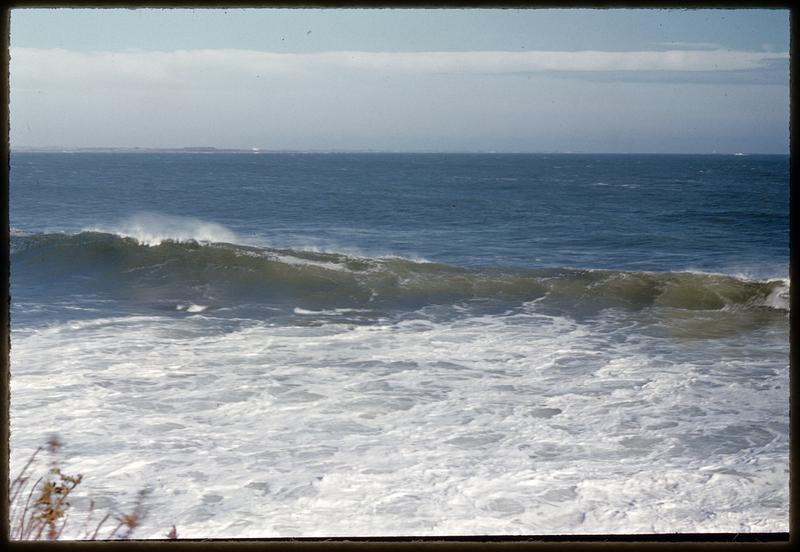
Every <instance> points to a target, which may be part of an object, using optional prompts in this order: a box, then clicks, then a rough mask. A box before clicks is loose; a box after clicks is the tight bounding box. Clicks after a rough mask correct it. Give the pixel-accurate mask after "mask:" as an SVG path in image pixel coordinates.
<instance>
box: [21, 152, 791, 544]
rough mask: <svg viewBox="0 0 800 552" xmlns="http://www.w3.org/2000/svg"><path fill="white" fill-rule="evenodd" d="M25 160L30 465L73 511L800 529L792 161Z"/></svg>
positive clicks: (219, 529)
mask: <svg viewBox="0 0 800 552" xmlns="http://www.w3.org/2000/svg"><path fill="white" fill-rule="evenodd" d="M11 163H12V169H11V208H10V215H11V225H12V257H11V259H12V267H11V284H12V289H11V293H12V305H11V319H12V336H11V344H12V346H11V452H12V458H11V468H12V473H14V471H15V470H16V469H18V468H19V467H21V466H22V465H23V464H24V462H25V460H26V459H27V457H28V456H29V455H30V453H31V452H32V451H33V450H34V449H35V448H36V446H38V445H39V444H41V443H42V442H43V441H44V439H46V437H47V436H48V435H49V434H51V433H58V434H59V435H60V436H61V438H62V440H63V441H64V442H65V443H66V445H67V446H66V447H65V449H64V458H65V471H67V473H73V472H74V473H82V474H84V476H85V480H84V483H82V485H81V487H80V491H81V494H77V495H76V497H75V499H74V501H73V502H74V508H75V509H76V512H82V511H85V510H86V509H87V508H88V501H89V499H90V498H94V499H96V500H98V504H103V505H107V506H108V507H118V508H122V509H124V508H126V507H127V506H128V505H130V504H131V503H132V501H133V500H134V498H135V494H136V491H138V490H139V489H142V488H149V489H150V490H151V494H150V495H149V498H148V504H149V506H150V511H149V514H148V517H147V518H146V519H145V522H144V524H143V525H142V527H141V528H140V530H139V532H138V534H137V536H139V537H143V538H160V537H162V536H163V535H164V534H165V533H166V532H167V531H168V530H169V528H170V527H171V525H172V524H175V525H176V526H177V528H178V533H179V535H180V536H181V537H187V538H191V537H196V538H202V537H291V536H370V535H396V536H399V535H420V536H424V535H524V534H544V533H572V534H575V533H577V534H579V533H587V534H588V533H643V532H715V531H724V532H749V531H787V530H788V504H789V500H788V444H789V438H788V423H789V422H788V416H789V408H788V407H789V392H788V354H789V335H788V334H789V280H788V255H789V250H788V228H789V226H788V182H789V181H788V157H786V156H644V155H630V156H611V155H596V156H591V155H508V154H505V155H483V154H471V155H466V154H465V155H444V154H442V155H438V154H419V155H417V154H395V155H389V154H386V155H384V154H330V155H317V154H252V155H249V154H213V155H200V154H172V155H166V154H149V153H148V154H122V153H107V154H84V153H71V154H58V153H38V154H35V153H15V154H13V155H12V158H11ZM76 492H77V491H76ZM76 516H77V517H80V516H79V514H76ZM77 525H80V524H79V523H77V522H76V526H77ZM67 532H69V531H67Z"/></svg>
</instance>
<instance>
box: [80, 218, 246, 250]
mask: <svg viewBox="0 0 800 552" xmlns="http://www.w3.org/2000/svg"><path fill="white" fill-rule="evenodd" d="M87 231H89V232H103V233H109V234H116V235H118V236H122V237H126V238H132V239H134V240H136V241H137V242H138V243H140V244H142V245H148V246H155V245H159V244H161V243H163V242H165V241H175V242H187V241H197V242H205V243H220V242H224V243H235V242H236V241H237V238H236V234H234V233H233V232H232V231H231V230H229V229H228V228H225V227H224V226H222V225H221V224H217V223H215V222H208V221H204V220H200V219H198V218H194V217H187V216H179V215H164V214H161V213H150V212H144V211H143V212H139V213H136V214H134V215H132V216H130V217H128V218H127V219H125V220H123V221H122V222H120V223H119V224H117V225H114V226H111V227H107V228H102V227H98V228H91V229H87Z"/></svg>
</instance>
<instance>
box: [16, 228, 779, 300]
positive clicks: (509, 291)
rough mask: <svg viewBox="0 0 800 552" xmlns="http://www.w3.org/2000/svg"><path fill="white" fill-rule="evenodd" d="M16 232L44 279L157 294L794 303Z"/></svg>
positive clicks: (25, 256) (624, 276)
mask: <svg viewBox="0 0 800 552" xmlns="http://www.w3.org/2000/svg"><path fill="white" fill-rule="evenodd" d="M12 238H13V239H12V251H13V253H12V266H13V267H14V270H15V271H17V272H18V274H19V277H24V278H26V280H28V281H43V280H44V282H43V283H45V284H47V283H48V282H52V281H54V279H56V280H58V282H59V283H60V284H61V285H67V284H68V282H70V281H72V282H78V283H79V284H80V285H85V286H91V289H92V290H94V291H102V290H109V291H111V292H113V293H114V294H116V295H118V296H123V297H125V296H127V297H130V298H134V299H138V300H146V301H154V302H163V301H175V302H177V303H182V304H186V303H202V304H203V305H208V304H211V305H219V306H222V305H230V304H241V303H268V304H285V305H292V306H294V307H299V308H305V309H331V308H356V309H357V308H365V307H367V308H390V309H395V308H403V309H407V308H419V307H421V306H424V305H428V304H451V303H455V302H459V301H467V300H498V301H502V302H503V303H512V304H521V303H524V302H529V301H533V300H541V301H542V304H544V305H551V306H557V307H560V308H566V309H569V310H576V309H577V310H578V311H580V312H583V313H591V312H598V311H600V310H602V309H605V308H623V309H633V310H639V309H644V308H648V307H665V308H671V309H681V310H689V311H692V310H722V309H728V310H730V309H735V310H741V309H747V310H750V309H764V308H770V309H778V310H788V308H789V301H788V280H769V281H749V280H743V279H739V278H735V277H732V276H725V275H714V274H698V273H688V272H669V273H654V272H619V271H610V270H582V269H535V270H521V269H502V268H491V269H474V268H463V267H458V266H452V265H445V264H437V263H419V262H414V261H411V260H408V259H402V258H377V259H376V258H358V257H351V256H346V255H341V254H333V253H318V252H308V251H295V250H290V249H274V248H259V247H253V246H246V245H237V244H233V243H223V242H217V243H208V244H205V245H202V244H200V243H198V242H196V241H194V240H189V241H185V242H180V241H174V240H165V241H161V242H160V243H159V244H158V245H154V246H146V245H143V244H142V243H140V242H139V241H137V240H134V239H132V238H128V237H123V236H119V235H116V234H109V233H100V232H82V233H80V234H75V235H67V234H35V235H22V236H12Z"/></svg>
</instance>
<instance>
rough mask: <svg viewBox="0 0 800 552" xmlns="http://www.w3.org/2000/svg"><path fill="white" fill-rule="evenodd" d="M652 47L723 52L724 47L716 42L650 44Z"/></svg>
mask: <svg viewBox="0 0 800 552" xmlns="http://www.w3.org/2000/svg"><path fill="white" fill-rule="evenodd" d="M650 44H652V45H653V46H666V47H668V48H678V49H681V50H724V49H725V48H724V46H722V45H721V44H719V43H717V42H682V41H672V42H651V43H650Z"/></svg>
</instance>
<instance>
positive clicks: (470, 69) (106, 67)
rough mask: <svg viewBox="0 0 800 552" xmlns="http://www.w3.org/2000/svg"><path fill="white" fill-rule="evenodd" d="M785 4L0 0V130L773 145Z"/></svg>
mask: <svg viewBox="0 0 800 552" xmlns="http://www.w3.org/2000/svg"><path fill="white" fill-rule="evenodd" d="M788 52H789V11H788V10H676V9H672V10H641V9H639V10H624V9H618V10H598V9H595V10H592V9H538V10H501V9H481V10H476V9H467V10H451V9H446V10H445V9H438V10H433V9H403V10H398V9H394V10H389V9H380V10H376V9H371V10H368V9H327V10H320V9H227V10H221V9H137V10H129V9H128V10H126V9H65V8H61V9H14V10H12V11H11V37H10V54H11V62H10V89H11V90H10V91H11V105H10V117H11V130H10V141H11V146H12V148H14V147H46V146H52V147H65V148H70V147H110V146H114V147H167V148H172V147H194V146H211V147H218V148H246V149H249V148H259V149H265V150H313V151H316V150H322V151H330V150H373V151H497V152H597V153H714V152H716V153H737V152H745V153H788V148H789V145H788V141H789V54H788Z"/></svg>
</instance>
